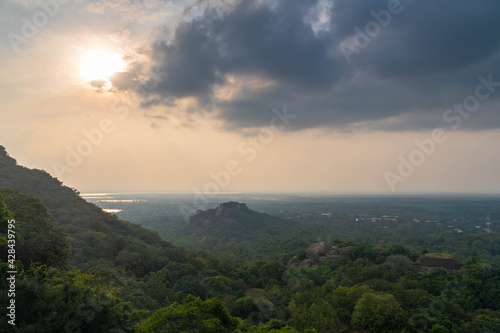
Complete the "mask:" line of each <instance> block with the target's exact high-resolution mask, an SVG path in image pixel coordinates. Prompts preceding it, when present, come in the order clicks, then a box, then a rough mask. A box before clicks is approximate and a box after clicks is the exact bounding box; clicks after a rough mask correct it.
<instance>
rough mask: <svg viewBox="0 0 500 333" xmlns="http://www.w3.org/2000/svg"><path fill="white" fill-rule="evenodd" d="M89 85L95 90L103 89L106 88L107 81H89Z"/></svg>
mask: <svg viewBox="0 0 500 333" xmlns="http://www.w3.org/2000/svg"><path fill="white" fill-rule="evenodd" d="M89 84H90V85H91V86H92V87H94V88H97V89H101V88H102V87H104V86H105V85H106V81H104V80H92V81H89Z"/></svg>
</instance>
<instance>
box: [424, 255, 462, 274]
mask: <svg viewBox="0 0 500 333" xmlns="http://www.w3.org/2000/svg"><path fill="white" fill-rule="evenodd" d="M417 266H418V271H419V272H420V273H429V272H430V271H432V270H433V269H435V268H441V269H444V270H445V271H446V273H448V274H450V275H454V274H456V273H458V271H459V270H460V268H462V266H463V264H462V263H461V262H460V261H458V260H457V259H455V258H454V257H453V256H452V255H451V254H446V253H426V254H423V255H421V256H420V257H419V258H418V259H417Z"/></svg>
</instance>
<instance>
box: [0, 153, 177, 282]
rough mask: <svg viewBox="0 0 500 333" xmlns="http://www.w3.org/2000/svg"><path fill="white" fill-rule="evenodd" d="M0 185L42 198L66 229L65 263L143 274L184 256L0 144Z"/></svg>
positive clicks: (13, 200) (13, 202)
mask: <svg viewBox="0 0 500 333" xmlns="http://www.w3.org/2000/svg"><path fill="white" fill-rule="evenodd" d="M1 187H3V188H11V189H14V190H17V191H19V192H22V193H25V194H30V195H34V196H36V197H37V198H39V199H40V200H41V201H42V202H43V204H44V205H45V206H46V207H47V210H48V213H50V214H51V215H52V217H53V220H54V223H55V225H57V226H61V227H62V228H63V230H64V231H65V232H66V233H67V234H68V236H69V242H70V244H71V251H72V253H71V257H70V260H69V263H70V264H71V265H75V266H76V267H78V268H81V269H84V270H88V269H91V268H99V267H101V268H105V267H115V266H119V267H123V268H124V269H125V270H126V271H127V272H129V273H130V274H132V275H136V276H143V275H145V274H147V273H148V272H150V271H153V270H158V269H161V268H162V267H164V266H165V264H167V263H168V262H169V261H181V262H182V261H185V260H186V258H185V251H183V250H182V249H176V248H174V247H173V246H172V245H171V244H170V243H168V242H165V241H162V240H161V239H160V237H159V236H158V234H157V233H156V232H153V231H150V230H148V229H145V228H142V227H141V226H139V225H137V224H134V223H130V222H127V221H121V220H119V219H118V218H117V217H116V216H113V215H110V214H108V213H105V212H103V211H102V209H100V208H99V207H97V206H95V205H93V204H90V203H88V202H86V201H85V200H84V199H82V198H81V197H80V196H79V193H78V191H76V190H75V189H71V188H69V187H66V186H63V185H62V183H61V182H60V181H59V180H57V179H56V178H54V177H52V176H51V175H49V174H48V173H47V172H45V171H43V170H37V169H28V168H26V167H23V166H20V165H18V164H17V162H16V161H15V160H14V159H13V158H11V157H10V156H8V154H7V152H6V151H5V149H4V147H1V146H0V188H1ZM0 191H1V192H3V193H4V195H6V196H7V198H8V199H9V198H11V197H12V198H11V199H9V200H10V201H11V205H13V206H12V208H11V209H12V210H15V209H16V207H19V214H22V212H21V210H22V209H23V208H22V207H21V206H20V205H21V202H18V200H17V199H16V198H15V196H16V195H15V194H14V192H12V191H9V190H6V189H0ZM38 205H39V204H38ZM44 215H46V213H44ZM52 217H50V219H52ZM47 218H49V217H47ZM20 220H21V219H20Z"/></svg>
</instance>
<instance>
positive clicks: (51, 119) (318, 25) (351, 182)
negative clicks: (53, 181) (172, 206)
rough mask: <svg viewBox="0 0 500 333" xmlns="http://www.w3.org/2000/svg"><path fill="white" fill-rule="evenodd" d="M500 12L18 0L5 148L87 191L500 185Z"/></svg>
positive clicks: (4, 12)
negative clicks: (499, 18)
mask: <svg viewBox="0 0 500 333" xmlns="http://www.w3.org/2000/svg"><path fill="white" fill-rule="evenodd" d="M499 12H500V2H498V1H493V0H491V1H488V0H485V1H469V0H442V1H431V0H419V1H416V0H415V1H411V0H400V1H398V0H390V1H379V0H372V1H361V0H359V1H357V0H318V1H314V0H310V1H300V0H275V1H272V0H245V1H243V0H189V1H181V0H176V1H164V0H105V1H104V0H41V1H38V0H36V1H35V0H3V1H1V2H0V35H1V37H0V57H1V60H2V61H1V62H0V73H1V75H2V80H1V83H0V145H3V146H5V148H6V149H7V151H8V152H9V154H10V155H11V156H12V157H14V158H15V159H16V160H17V161H18V163H19V164H21V165H25V166H27V167H30V168H37V169H43V170H46V171H47V172H49V173H50V174H51V175H53V176H54V177H57V178H59V179H60V180H61V181H63V183H64V184H65V185H67V186H70V187H74V188H77V189H79V190H80V191H81V192H106V191H183V192H193V193H207V194H208V193H219V192H231V191H250V192H252V191H266V192H288V191H300V192H331V193H347V192H349V193H359V192H363V193H364V192H366V193H387V194H391V193H407V192H442V193H468V192H471V193H499V192H500V167H499V166H500V154H499V150H498V147H500V114H499V109H500V20H498V13H499Z"/></svg>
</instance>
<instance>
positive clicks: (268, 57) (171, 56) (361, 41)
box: [143, 0, 500, 131]
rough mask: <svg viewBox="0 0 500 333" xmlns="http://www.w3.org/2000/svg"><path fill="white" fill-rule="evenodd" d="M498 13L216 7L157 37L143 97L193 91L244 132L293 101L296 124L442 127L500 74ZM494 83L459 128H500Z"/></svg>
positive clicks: (374, 6)
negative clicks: (154, 78) (151, 76)
mask: <svg viewBox="0 0 500 333" xmlns="http://www.w3.org/2000/svg"><path fill="white" fill-rule="evenodd" d="M498 13H500V2H497V1H474V2H472V1H467V0H443V1H439V2H436V1H431V0H421V1H410V0H401V1H397V0H390V1H387V0H386V1H381V0H376V1H349V0H332V1H299V0H282V1H272V2H270V1H257V0H252V1H250V0H248V1H241V2H240V3H239V4H237V5H235V6H234V7H231V8H230V9H229V10H227V11H225V12H224V13H217V12H216V11H214V10H209V9H207V10H206V11H205V12H204V13H203V14H202V15H199V16H197V17H195V18H192V19H190V20H189V21H183V22H182V23H180V24H179V25H178V26H177V27H176V29H175V33H174V34H173V36H172V38H166V37H165V38H159V39H158V40H156V41H155V42H154V43H153V44H152V47H151V50H152V51H151V60H152V63H153V66H152V67H153V71H155V72H157V73H162V78H161V80H160V81H159V82H157V83H156V84H155V85H149V86H150V87H153V88H151V89H147V94H146V95H145V96H144V97H145V100H144V101H143V105H144V106H149V105H152V104H164V105H165V107H170V106H171V105H173V104H174V103H175V101H176V100H178V99H182V98H186V97H191V98H194V99H196V100H197V101H198V105H199V111H203V112H204V111H209V112H212V113H213V114H214V115H215V116H217V117H219V118H220V119H221V120H223V122H224V124H225V126H226V127H227V128H228V129H235V130H236V129H241V128H251V127H257V126H265V125H267V124H268V123H269V119H270V118H272V109H273V108H281V107H283V106H287V108H288V110H289V112H291V113H294V114H297V115H299V117H297V118H296V119H295V120H294V122H293V123H292V124H291V126H290V127H289V128H288V129H289V130H300V129H306V128H316V127H331V128H334V129H339V130H353V129H356V128H371V129H379V130H384V131H405V130H426V129H431V128H435V127H442V126H443V114H444V113H445V112H446V110H447V109H450V108H452V107H453V105H454V104H457V103H462V102H463V101H464V99H466V98H467V96H469V95H473V94H474V93H475V89H476V87H477V86H478V84H479V83H480V81H479V79H478V77H480V76H481V77H483V78H488V76H491V78H492V80H493V81H494V82H500V50H499V43H500V20H498ZM146 84H147V83H146ZM496 89H498V90H499V91H492V92H491V94H489V96H488V98H487V99H485V100H482V101H481V104H480V108H479V109H478V111H477V112H476V113H474V115H473V116H471V117H470V120H469V119H468V120H467V121H464V122H463V126H462V127H461V129H468V130H481V129H487V128H498V127H500V116H499V115H498V107H499V106H500V87H497V88H496ZM221 91H222V92H224V91H230V93H228V94H226V97H224V98H221V97H220V96H221V94H220V92H221ZM222 95H224V94H222ZM445 125H446V124H445Z"/></svg>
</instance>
